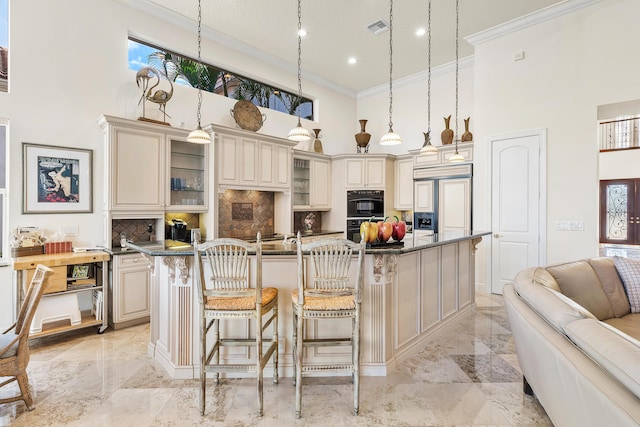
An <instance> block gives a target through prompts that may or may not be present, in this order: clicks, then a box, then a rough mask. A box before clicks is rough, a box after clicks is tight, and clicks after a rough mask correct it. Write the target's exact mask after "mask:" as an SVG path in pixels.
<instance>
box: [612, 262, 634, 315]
mask: <svg viewBox="0 0 640 427" xmlns="http://www.w3.org/2000/svg"><path fill="white" fill-rule="evenodd" d="M613 262H614V263H615V265H616V270H618V274H619V275H620V278H621V279H622V284H623V285H624V290H625V291H626V292H627V298H629V305H630V306H631V312H632V313H640V260H638V259H630V258H623V257H619V256H616V257H614V258H613Z"/></svg>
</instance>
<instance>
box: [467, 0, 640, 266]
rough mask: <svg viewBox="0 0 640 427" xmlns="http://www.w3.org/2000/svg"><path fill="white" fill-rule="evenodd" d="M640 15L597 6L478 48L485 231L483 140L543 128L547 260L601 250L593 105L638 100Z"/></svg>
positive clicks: (480, 211) (478, 196)
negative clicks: (573, 226)
mask: <svg viewBox="0 0 640 427" xmlns="http://www.w3.org/2000/svg"><path fill="white" fill-rule="evenodd" d="M639 14H640V2H638V1H635V0H607V1H601V2H597V3H595V4H594V5H592V6H589V7H586V8H584V9H580V10H577V11H575V12H573V13H570V14H567V15H564V16H560V17H557V18H554V19H551V20H549V21H547V22H543V23H540V24H537V25H533V26H530V27H528V28H525V29H523V30H520V31H518V32H516V33H514V34H509V35H506V36H503V37H499V38H496V39H493V40H490V41H487V42H485V43H482V44H479V45H477V46H476V48H475V105H474V111H475V116H476V118H477V120H476V127H475V137H476V138H475V139H476V144H477V145H476V154H475V160H476V161H475V168H474V170H475V172H476V173H475V182H474V184H475V186H474V189H475V194H474V196H475V197H474V208H475V210H474V215H475V216H474V221H475V225H476V227H478V228H481V229H488V228H489V227H490V225H491V222H490V221H491V216H490V213H491V212H490V206H491V205H490V202H491V182H490V181H491V180H490V162H489V160H490V147H489V146H487V143H486V141H487V139H488V138H489V137H490V136H492V135H498V134H503V133H510V132H518V131H523V130H531V129H540V128H546V129H547V159H546V160H547V177H546V179H547V189H548V191H547V217H546V220H547V224H548V227H549V228H548V230H547V235H546V237H547V247H546V249H547V262H548V263H556V262H562V261H566V260H572V259H577V258H581V257H588V256H593V255H596V254H597V253H598V228H597V227H598V170H599V167H600V165H599V155H598V143H597V107H598V105H603V104H609V103H614V102H620V101H626V100H632V99H638V98H640V85H639V84H638V83H639V76H640V75H639V74H638V72H637V70H638V69H639V67H640V57H639V56H638V55H636V54H634V50H635V48H634V41H635V40H638V26H637V17H638V16H639ZM519 51H524V52H525V59H524V60H522V61H514V60H513V56H514V53H515V52H519ZM618 160H619V161H621V162H622V164H627V165H628V164H629V163H628V162H629V160H628V159H626V158H625V159H623V158H621V157H618ZM559 220H581V221H584V231H572V232H566V231H557V230H554V229H553V224H554V222H555V221H559ZM482 249H483V250H487V251H488V250H489V246H488V244H487V243H486V242H483V247H482ZM485 265H486V264H485Z"/></svg>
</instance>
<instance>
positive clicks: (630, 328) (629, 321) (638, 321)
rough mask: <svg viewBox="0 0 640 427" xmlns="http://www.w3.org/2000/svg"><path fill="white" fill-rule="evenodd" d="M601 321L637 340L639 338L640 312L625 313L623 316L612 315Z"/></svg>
mask: <svg viewBox="0 0 640 427" xmlns="http://www.w3.org/2000/svg"><path fill="white" fill-rule="evenodd" d="M603 322H605V323H606V324H608V325H611V326H613V327H614V328H616V329H618V330H620V331H622V332H624V333H625V334H627V335H629V336H632V337H633V338H635V339H637V340H640V314H627V315H626V316H624V317H612V318H611V319H607V320H603Z"/></svg>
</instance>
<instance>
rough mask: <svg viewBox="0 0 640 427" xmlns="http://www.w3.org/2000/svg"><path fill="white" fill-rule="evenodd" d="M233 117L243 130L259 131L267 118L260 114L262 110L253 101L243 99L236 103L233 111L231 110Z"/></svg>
mask: <svg viewBox="0 0 640 427" xmlns="http://www.w3.org/2000/svg"><path fill="white" fill-rule="evenodd" d="M230 113H231V117H233V119H234V120H235V121H236V123H237V124H238V126H240V127H241V128H242V129H245V130H250V131H253V132H255V131H257V130H258V129H260V128H261V127H262V123H264V121H265V120H266V119H267V116H265V115H264V114H260V110H258V107H256V106H255V105H254V104H253V103H252V102H251V101H247V100H244V99H241V100H240V101H238V102H236V105H234V106H233V109H232V110H230Z"/></svg>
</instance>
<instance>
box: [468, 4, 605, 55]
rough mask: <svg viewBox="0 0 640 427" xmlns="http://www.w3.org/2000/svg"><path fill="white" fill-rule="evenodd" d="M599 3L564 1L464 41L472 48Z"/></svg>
mask: <svg viewBox="0 0 640 427" xmlns="http://www.w3.org/2000/svg"><path fill="white" fill-rule="evenodd" d="M599 2H600V0H565V1H563V2H561V3H557V4H554V5H551V6H548V7H545V8H544V9H540V10H538V11H536V12H532V13H530V14H528V15H524V16H522V17H520V18H516V19H512V20H511V21H507V22H505V23H504V24H500V25H496V26H495V27H492V28H489V29H487V30H484V31H480V32H478V33H475V34H472V35H470V36H467V37H465V38H464V39H465V40H466V41H467V42H469V44H471V45H472V46H477V45H478V44H481V43H485V42H488V41H490V40H494V39H497V38H499V37H503V36H506V35H508V34H511V33H515V32H516V31H520V30H522V29H524V28H527V27H530V26H532V25H536V24H539V23H541V22H545V21H548V20H550V19H554V18H557V17H559V16H562V15H566V14H568V13H572V12H575V11H576V10H579V9H582V8H585V7H588V6H591V5H593V4H595V3H599Z"/></svg>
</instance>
